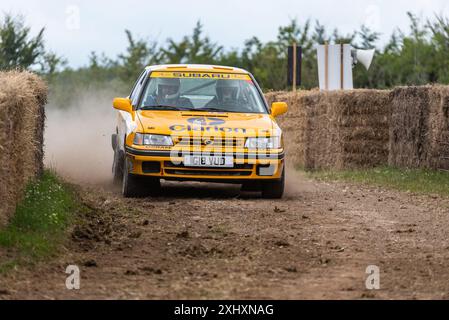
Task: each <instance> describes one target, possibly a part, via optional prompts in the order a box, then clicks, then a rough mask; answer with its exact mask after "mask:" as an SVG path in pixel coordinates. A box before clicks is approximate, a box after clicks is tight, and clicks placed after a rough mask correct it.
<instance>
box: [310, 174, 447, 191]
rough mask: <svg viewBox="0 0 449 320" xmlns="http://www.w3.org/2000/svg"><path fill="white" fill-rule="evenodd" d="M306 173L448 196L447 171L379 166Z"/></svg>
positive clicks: (330, 178)
mask: <svg viewBox="0 0 449 320" xmlns="http://www.w3.org/2000/svg"><path fill="white" fill-rule="evenodd" d="M308 175H309V176H311V177H313V178H316V179H320V180H341V181H347V182H354V183H364V184H368V185H374V186H380V187H387V188H391V189H396V190H401V191H409V192H413V193H423V194H438V195H443V196H449V172H447V171H436V170H424V169H398V168H392V167H379V168H374V169H364V170H360V169H359V170H347V171H316V172H311V173H308Z"/></svg>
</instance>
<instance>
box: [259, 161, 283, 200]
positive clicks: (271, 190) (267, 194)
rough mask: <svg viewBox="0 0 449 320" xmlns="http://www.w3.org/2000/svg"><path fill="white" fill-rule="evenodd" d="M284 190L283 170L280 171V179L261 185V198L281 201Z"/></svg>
mask: <svg viewBox="0 0 449 320" xmlns="http://www.w3.org/2000/svg"><path fill="white" fill-rule="evenodd" d="M284 189H285V168H284V169H283V170H282V175H281V179H279V180H273V181H266V182H263V184H262V198H264V199H281V198H282V196H283V195H284Z"/></svg>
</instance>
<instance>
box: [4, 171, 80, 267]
mask: <svg viewBox="0 0 449 320" xmlns="http://www.w3.org/2000/svg"><path fill="white" fill-rule="evenodd" d="M75 208H76V201H75V195H74V192H73V191H72V190H71V188H70V187H69V186H67V185H66V184H64V183H63V182H62V181H60V179H59V178H58V177H57V176H56V175H55V174H54V173H52V172H51V171H45V172H44V174H43V176H42V177H41V178H40V179H39V180H38V181H34V182H31V183H30V184H29V185H28V186H27V188H26V190H25V194H24V198H23V200H22V201H21V202H20V203H19V204H18V206H17V208H16V212H15V215H14V216H13V218H12V219H11V220H10V223H9V224H8V226H6V228H4V229H3V230H0V247H4V248H7V249H9V251H12V252H14V256H15V258H12V260H11V259H10V260H9V261H1V260H0V273H1V272H2V271H3V272H4V271H7V270H10V269H12V268H14V267H15V265H16V264H18V263H20V262H31V263H33V262H35V261H38V260H40V259H43V258H47V257H49V256H52V255H53V254H55V253H56V251H57V249H58V247H59V246H60V244H61V243H62V241H63V240H64V238H65V237H64V235H65V230H66V228H67V227H68V226H69V224H70V222H71V221H72V218H73V212H74V210H75Z"/></svg>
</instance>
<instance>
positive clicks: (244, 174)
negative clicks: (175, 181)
mask: <svg viewBox="0 0 449 320" xmlns="http://www.w3.org/2000/svg"><path fill="white" fill-rule="evenodd" d="M165 173H167V174H175V175H184V176H234V177H247V176H250V175H251V171H230V170H177V169H165Z"/></svg>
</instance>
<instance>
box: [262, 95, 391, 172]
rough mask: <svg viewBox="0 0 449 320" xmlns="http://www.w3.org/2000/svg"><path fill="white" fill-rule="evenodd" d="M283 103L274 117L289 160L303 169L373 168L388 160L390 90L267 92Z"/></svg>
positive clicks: (270, 99)
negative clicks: (281, 112)
mask: <svg viewBox="0 0 449 320" xmlns="http://www.w3.org/2000/svg"><path fill="white" fill-rule="evenodd" d="M274 100H277V101H285V102H287V103H288V104H289V112H288V114H287V115H285V116H283V117H281V118H280V119H279V125H280V126H281V128H282V129H283V131H284V136H285V139H284V141H285V145H286V151H287V154H288V158H289V160H290V161H291V162H292V163H293V164H294V165H296V166H301V167H304V168H305V169H309V170H314V169H344V168H356V167H373V166H376V165H380V164H386V163H387V161H388V140H389V123H390V115H391V108H390V91H380V90H353V91H344V92H342V91H338V92H319V91H302V92H298V93H279V92H274V93H269V94H267V101H269V102H273V101H274Z"/></svg>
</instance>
